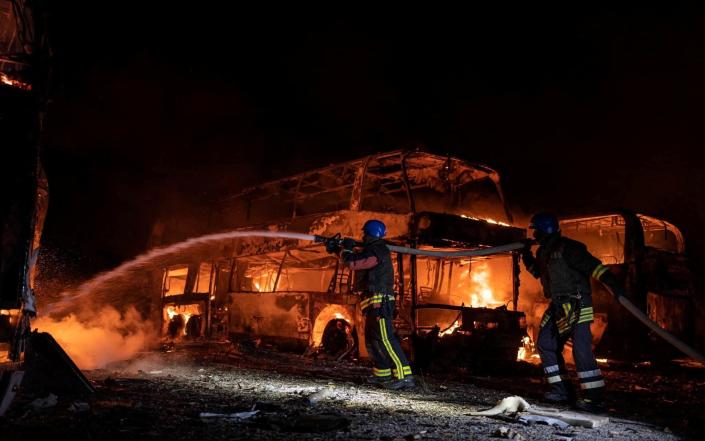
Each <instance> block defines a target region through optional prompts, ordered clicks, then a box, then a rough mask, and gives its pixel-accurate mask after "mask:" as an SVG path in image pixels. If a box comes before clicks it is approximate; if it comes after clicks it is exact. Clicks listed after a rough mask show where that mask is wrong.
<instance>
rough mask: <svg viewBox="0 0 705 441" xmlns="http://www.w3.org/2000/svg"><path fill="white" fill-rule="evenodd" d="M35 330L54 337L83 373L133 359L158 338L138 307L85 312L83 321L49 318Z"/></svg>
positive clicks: (74, 317) (36, 325) (40, 321)
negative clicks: (84, 370) (123, 309)
mask: <svg viewBox="0 0 705 441" xmlns="http://www.w3.org/2000/svg"><path fill="white" fill-rule="evenodd" d="M33 327H34V328H36V329H38V330H39V331H42V332H48V333H50V334H51V335H52V336H53V337H54V338H55V339H56V341H57V342H59V344H60V345H61V346H62V347H63V348H64V350H65V351H66V352H67V353H68V354H69V356H71V358H72V359H73V361H74V362H76V364H77V365H78V367H79V368H81V369H99V368H104V367H105V366H106V365H108V364H109V363H112V362H115V361H122V360H127V359H130V358H132V357H134V356H135V355H136V354H137V353H138V352H140V351H142V350H145V349H147V348H148V347H149V346H150V345H151V344H152V343H154V342H155V341H156V338H157V333H156V331H155V327H154V326H152V323H151V322H150V321H147V320H144V318H142V315H141V314H140V313H139V312H137V310H136V309H135V308H134V307H130V308H128V309H127V310H125V311H124V312H122V313H120V312H119V311H118V310H116V309H115V308H113V307H111V306H105V307H103V308H102V309H100V310H97V311H93V312H90V313H88V312H83V313H82V314H81V316H80V319H79V317H78V316H77V315H75V314H70V315H68V316H66V317H63V318H61V319H53V318H51V317H49V316H45V317H41V318H39V319H37V320H35V321H34V322H33Z"/></svg>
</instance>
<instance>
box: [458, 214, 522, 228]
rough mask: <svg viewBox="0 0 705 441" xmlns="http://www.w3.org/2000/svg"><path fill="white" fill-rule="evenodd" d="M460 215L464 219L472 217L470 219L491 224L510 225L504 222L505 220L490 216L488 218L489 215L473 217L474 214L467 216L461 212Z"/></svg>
mask: <svg viewBox="0 0 705 441" xmlns="http://www.w3.org/2000/svg"><path fill="white" fill-rule="evenodd" d="M460 217H463V218H465V219H472V220H480V221H485V222H488V223H491V224H495V225H502V226H503V227H509V226H511V225H509V224H508V223H505V222H502V221H498V220H495V219H492V218H489V217H485V218H481V217H475V216H467V215H465V214H461V215H460Z"/></svg>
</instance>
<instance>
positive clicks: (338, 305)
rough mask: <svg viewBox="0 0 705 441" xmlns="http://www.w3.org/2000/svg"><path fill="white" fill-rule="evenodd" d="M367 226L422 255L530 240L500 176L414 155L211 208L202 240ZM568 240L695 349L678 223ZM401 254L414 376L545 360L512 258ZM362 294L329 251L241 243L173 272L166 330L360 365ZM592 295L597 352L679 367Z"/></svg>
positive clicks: (613, 217)
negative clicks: (439, 368)
mask: <svg viewBox="0 0 705 441" xmlns="http://www.w3.org/2000/svg"><path fill="white" fill-rule="evenodd" d="M368 219H379V220H382V221H383V222H385V224H386V225H387V231H388V235H387V239H388V240H389V241H390V242H391V243H392V244H396V245H403V246H408V247H416V248H420V249H429V250H451V249H452V250H461V249H475V248H479V247H491V246H497V245H504V244H507V243H511V242H516V241H518V240H521V239H524V238H525V237H526V231H525V230H524V229H521V228H516V227H513V226H511V223H512V217H511V214H510V212H509V210H508V209H507V206H506V204H505V201H504V196H503V193H502V189H501V186H500V180H499V175H498V174H497V172H496V171H494V170H492V169H491V168H489V167H486V166H484V165H479V164H472V163H469V162H466V161H463V160H460V159H457V158H452V157H442V156H437V155H433V154H430V153H425V152H404V151H394V152H389V153H383V154H377V155H372V156H369V157H366V158H362V159H358V160H355V161H350V162H346V163H341V164H335V165H331V166H329V167H325V168H321V169H318V170H312V171H309V172H306V173H302V174H300V175H296V176H292V177H289V178H284V179H281V180H278V181H274V182H269V183H265V184H262V185H259V186H256V187H252V188H248V189H246V190H244V191H242V192H241V193H239V194H236V195H234V196H232V197H230V198H227V199H224V200H222V201H219V202H218V203H216V204H214V205H213V206H212V207H211V208H210V210H209V221H208V228H207V229H206V230H205V231H203V233H213V232H221V231H232V230H248V229H249V230H262V229H268V230H273V231H289V232H301V233H309V234H313V235H320V236H333V235H335V234H338V233H340V234H341V235H342V236H349V237H358V238H359V236H360V232H361V229H362V225H363V224H364V222H365V221H366V220H368ZM561 229H562V231H563V234H565V235H566V236H568V237H572V238H574V239H576V240H579V241H581V242H584V243H585V244H586V245H587V246H588V248H589V250H590V252H591V253H592V254H594V255H595V256H597V257H598V258H600V259H601V260H602V262H603V264H605V265H608V266H610V267H611V269H612V271H613V272H615V274H616V275H617V276H618V277H620V278H621V280H623V282H624V283H625V286H626V289H627V292H628V293H629V296H630V298H631V300H632V301H633V302H634V303H635V304H637V305H639V306H640V307H641V308H642V309H643V310H644V311H648V313H649V315H650V316H651V318H652V319H653V320H654V321H656V322H657V323H659V324H660V325H661V326H662V327H664V328H665V329H667V330H669V331H671V332H673V333H675V334H676V335H678V336H680V337H681V338H684V339H685V340H688V338H689V337H690V336H691V335H692V332H693V326H694V325H693V320H694V318H693V315H692V311H693V308H692V306H693V286H692V276H691V274H690V272H689V270H688V266H687V262H686V261H685V257H684V243H683V237H682V234H681V233H680V231H679V230H678V229H677V228H676V227H675V226H673V225H672V224H670V223H668V222H665V221H661V220H658V219H655V218H653V217H649V216H645V215H640V214H633V213H628V212H623V213H617V214H607V215H598V216H590V217H583V218H572V219H565V220H563V221H561ZM393 258H394V265H395V278H396V279H395V292H396V299H397V302H396V304H397V308H398V314H397V316H396V319H395V328H396V330H397V333H398V334H399V336H400V337H401V340H402V342H403V344H405V345H407V350H409V351H411V352H412V356H413V358H414V359H415V362H416V363H417V364H421V365H424V364H428V363H430V362H431V361H432V360H434V359H435V360H445V361H447V362H449V363H452V364H454V365H459V364H460V365H462V364H466V363H468V362H484V360H485V359H486V358H493V359H498V360H510V359H512V360H513V359H515V358H517V356H519V358H520V359H525V360H528V361H532V360H534V361H538V360H537V357H538V356H537V355H536V354H533V357H532V345H531V338H530V337H535V336H536V334H537V331H538V322H539V321H540V317H541V315H542V314H543V311H544V310H545V309H546V306H547V304H548V300H546V299H544V298H543V295H542V293H541V291H542V290H541V287H540V285H539V284H538V282H537V281H536V280H534V279H533V278H531V277H530V276H528V274H527V273H526V272H521V271H520V265H519V259H518V255H517V254H516V253H515V252H509V253H500V254H496V255H492V256H489V257H477V258H472V259H439V258H429V257H424V256H409V255H400V254H394V255H393ZM527 276H528V277H527ZM351 286H352V275H351V274H350V273H349V272H348V271H347V270H346V269H345V268H344V267H343V266H342V265H341V264H340V262H339V261H338V260H337V258H336V257H335V256H331V255H329V254H326V252H325V250H324V248H323V247H322V246H321V245H320V244H318V245H317V244H313V243H311V242H303V241H296V240H284V239H277V240H272V239H262V238H248V239H238V240H233V241H231V242H229V243H227V244H222V245H221V246H220V247H218V249H217V250H215V251H214V250H207V251H202V252H195V253H194V254H193V256H192V259H191V260H190V262H183V264H180V265H175V266H170V267H168V268H165V269H164V272H163V275H162V283H161V287H162V289H161V299H162V300H161V305H160V310H161V314H162V323H163V332H164V334H165V335H167V336H169V338H172V339H173V338H198V337H200V336H207V337H213V336H217V335H220V336H222V337H229V338H232V339H239V340H256V341H258V342H265V344H266V343H271V344H276V345H277V346H278V347H280V348H289V349H294V350H301V351H304V350H308V351H319V352H325V353H328V354H330V355H333V356H337V357H338V356H343V355H347V354H359V355H360V356H363V357H364V356H365V355H366V354H365V349H364V348H365V345H364V341H363V340H364V336H363V333H362V327H361V326H360V323H361V320H362V316H361V314H360V310H359V306H358V302H359V300H360V299H359V296H358V295H357V293H354V292H352V290H351ZM520 291H521V295H520ZM593 292H594V296H595V311H596V313H595V322H594V323H593V325H592V328H593V335H594V340H595V344H596V345H598V346H597V352H598V354H600V355H602V356H606V357H614V358H632V359H634V358H644V357H650V356H652V355H653V354H654V353H657V352H658V353H662V354H670V355H675V354H674V353H673V352H671V351H666V350H663V348H660V349H658V348H659V346H660V343H656V344H654V342H652V341H651V340H650V339H648V338H645V334H646V329H645V328H644V327H643V326H642V325H641V324H639V323H636V322H635V321H634V319H632V318H631V317H630V316H628V314H627V313H626V312H625V311H623V310H622V309H621V307H620V306H619V305H618V304H617V303H616V302H614V301H613V300H612V298H611V297H610V296H609V294H607V293H606V292H605V291H604V289H603V287H602V286H601V285H600V284H599V283H597V284H595V286H593ZM608 324H609V326H608ZM478 354H479V355H478Z"/></svg>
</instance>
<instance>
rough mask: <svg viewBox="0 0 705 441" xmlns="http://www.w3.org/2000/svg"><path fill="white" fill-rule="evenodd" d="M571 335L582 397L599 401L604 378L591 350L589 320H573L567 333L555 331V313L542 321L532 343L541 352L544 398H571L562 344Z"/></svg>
mask: <svg viewBox="0 0 705 441" xmlns="http://www.w3.org/2000/svg"><path fill="white" fill-rule="evenodd" d="M571 338H572V340H573V359H574V360H575V369H576V370H577V374H578V379H579V380H580V388H581V389H582V391H583V394H584V397H585V398H586V399H588V400H591V401H593V402H602V400H603V398H604V391H605V381H604V379H603V378H602V372H601V371H600V369H599V368H598V367H597V361H596V360H595V356H594V355H593V353H592V332H591V331H590V322H582V323H577V324H575V325H574V326H573V327H572V329H571V330H569V332H560V333H559V330H558V325H557V324H556V319H555V315H554V316H553V317H549V318H547V319H545V320H542V323H541V330H540V331H539V337H538V340H537V342H536V343H537V344H536V346H537V347H538V350H539V353H540V354H541V364H542V365H543V371H544V375H545V376H546V381H547V382H548V384H549V392H548V394H547V397H548V396H549V394H550V395H551V396H552V397H553V398H562V399H568V400H570V399H572V398H574V391H573V387H572V384H571V383H570V380H569V379H568V377H567V375H566V369H565V360H564V359H563V347H564V346H565V344H566V342H567V341H568V340H569V339H571Z"/></svg>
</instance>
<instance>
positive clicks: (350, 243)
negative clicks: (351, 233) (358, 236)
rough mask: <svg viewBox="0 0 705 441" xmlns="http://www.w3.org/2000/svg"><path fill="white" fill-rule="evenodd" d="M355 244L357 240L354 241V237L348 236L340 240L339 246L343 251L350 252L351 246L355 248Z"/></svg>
mask: <svg viewBox="0 0 705 441" xmlns="http://www.w3.org/2000/svg"><path fill="white" fill-rule="evenodd" d="M356 245H357V242H355V239H351V238H349V237H346V238H345V239H343V240H342V242H341V246H342V248H343V252H344V253H351V252H352V250H353V248H355V246H356Z"/></svg>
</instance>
